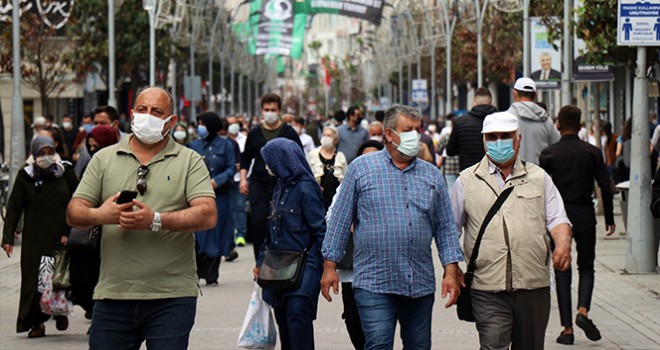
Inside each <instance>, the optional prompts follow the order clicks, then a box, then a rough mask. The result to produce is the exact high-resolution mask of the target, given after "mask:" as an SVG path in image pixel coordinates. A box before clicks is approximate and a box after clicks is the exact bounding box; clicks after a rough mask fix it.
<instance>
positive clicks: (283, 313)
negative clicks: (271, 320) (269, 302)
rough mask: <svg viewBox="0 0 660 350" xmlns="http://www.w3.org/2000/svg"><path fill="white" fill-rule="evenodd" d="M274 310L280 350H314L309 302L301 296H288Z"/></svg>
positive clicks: (312, 318) (311, 313) (312, 319)
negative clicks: (280, 344)
mask: <svg viewBox="0 0 660 350" xmlns="http://www.w3.org/2000/svg"><path fill="white" fill-rule="evenodd" d="M274 309H275V320H277V326H278V330H279V332H280V343H282V350H314V325H313V321H314V315H313V312H312V309H313V306H312V302H311V300H310V299H309V298H307V297H303V296H290V297H287V298H286V301H285V302H283V303H281V304H279V305H278V306H276V307H275V308H274Z"/></svg>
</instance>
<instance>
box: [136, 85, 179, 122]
mask: <svg viewBox="0 0 660 350" xmlns="http://www.w3.org/2000/svg"><path fill="white" fill-rule="evenodd" d="M149 89H157V90H160V91H162V92H164V93H166V94H167V98H168V100H169V101H170V113H169V115H172V114H174V97H172V94H170V92H169V91H167V90H166V89H163V88H162V87H160V86H147V87H144V88H142V89H140V90H138V93H137V95H136V96H135V101H133V104H135V102H137V100H138V99H139V98H140V95H142V93H143V92H145V91H147V90H149ZM169 115H168V116H169Z"/></svg>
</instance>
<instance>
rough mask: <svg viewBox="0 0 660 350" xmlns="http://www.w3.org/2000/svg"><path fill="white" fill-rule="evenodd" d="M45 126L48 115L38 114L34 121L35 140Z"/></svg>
mask: <svg viewBox="0 0 660 350" xmlns="http://www.w3.org/2000/svg"><path fill="white" fill-rule="evenodd" d="M44 128H46V117H43V116H38V117H36V118H34V122H33V123H32V139H33V140H34V139H35V138H36V137H37V136H39V131H41V130H43V129H44Z"/></svg>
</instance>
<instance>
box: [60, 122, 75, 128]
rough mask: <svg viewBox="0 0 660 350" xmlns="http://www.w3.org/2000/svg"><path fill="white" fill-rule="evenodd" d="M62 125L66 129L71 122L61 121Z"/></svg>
mask: <svg viewBox="0 0 660 350" xmlns="http://www.w3.org/2000/svg"><path fill="white" fill-rule="evenodd" d="M62 127H63V128H64V129H66V130H70V129H71V128H72V127H73V124H71V122H62Z"/></svg>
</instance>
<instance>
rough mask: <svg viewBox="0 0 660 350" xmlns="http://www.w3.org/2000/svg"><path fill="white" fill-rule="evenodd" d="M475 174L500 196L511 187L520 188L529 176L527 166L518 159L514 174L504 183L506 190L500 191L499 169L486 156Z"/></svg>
mask: <svg viewBox="0 0 660 350" xmlns="http://www.w3.org/2000/svg"><path fill="white" fill-rule="evenodd" d="M474 174H475V175H476V176H477V177H478V178H480V179H481V180H482V181H484V182H486V183H487V184H488V186H489V187H490V188H491V189H492V190H493V191H494V192H495V193H496V194H498V195H499V193H500V192H502V190H503V189H505V188H507V187H510V186H518V185H521V184H524V183H526V182H527V180H526V178H525V176H526V175H527V166H526V164H525V163H524V162H523V161H522V160H520V157H517V158H516V161H515V163H514V164H513V172H512V173H511V175H509V177H508V178H507V179H506V180H505V181H504V182H505V184H504V188H502V190H500V185H499V183H498V181H497V176H501V175H500V170H499V168H498V167H497V166H496V165H495V164H494V163H493V162H491V161H490V159H488V156H484V157H483V158H482V159H481V161H480V162H479V165H478V166H477V167H476V168H475V169H474Z"/></svg>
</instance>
